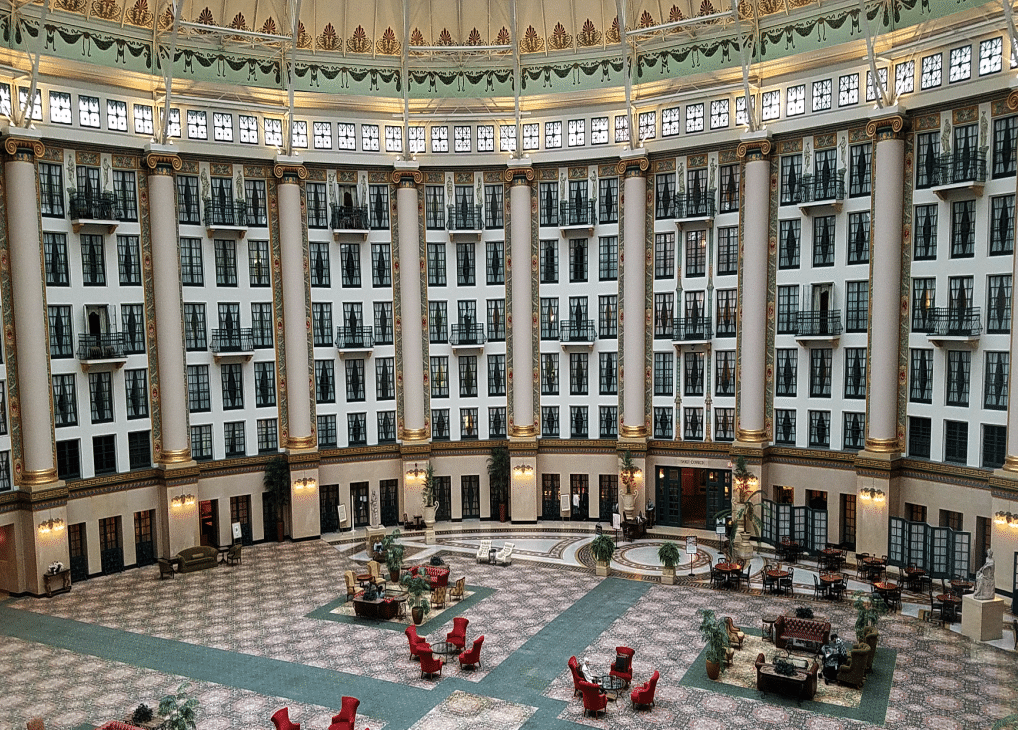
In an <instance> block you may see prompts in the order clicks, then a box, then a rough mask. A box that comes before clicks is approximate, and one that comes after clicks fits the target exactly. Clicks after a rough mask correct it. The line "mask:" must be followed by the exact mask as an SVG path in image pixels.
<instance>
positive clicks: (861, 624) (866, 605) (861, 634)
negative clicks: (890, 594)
mask: <svg viewBox="0 0 1018 730" xmlns="http://www.w3.org/2000/svg"><path fill="white" fill-rule="evenodd" d="M852 608H854V609H855V639H856V641H860V642H861V641H865V640H866V629H868V628H869V627H870V626H876V625H877V621H879V620H880V617H881V616H882V615H883V614H885V613H887V604H886V603H884V599H883V598H881V597H880V596H877V595H872V596H869V595H866V594H865V593H859V594H857V595H856V597H855V600H854V601H852Z"/></svg>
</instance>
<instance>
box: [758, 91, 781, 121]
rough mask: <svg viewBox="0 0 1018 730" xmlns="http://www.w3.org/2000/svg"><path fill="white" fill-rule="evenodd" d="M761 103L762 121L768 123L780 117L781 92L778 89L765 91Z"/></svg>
mask: <svg viewBox="0 0 1018 730" xmlns="http://www.w3.org/2000/svg"><path fill="white" fill-rule="evenodd" d="M761 102H762V103H763V114H762V116H761V119H763V121H765V122H769V121H771V120H772V119H777V118H778V117H780V116H781V91H779V90H778V89H775V90H774V91H765V92H764V93H763V96H762V98H761Z"/></svg>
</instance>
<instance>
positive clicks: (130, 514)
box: [61, 485, 161, 575]
mask: <svg viewBox="0 0 1018 730" xmlns="http://www.w3.org/2000/svg"><path fill="white" fill-rule="evenodd" d="M160 489H161V487H159V486H157V485H151V486H146V487H139V488H138V489H126V490H122V491H118V492H107V493H105V494H97V495H92V496H88V497H79V498H73V497H72V498H71V499H68V500H67V524H68V525H75V524H78V523H79V522H84V523H85V543H86V546H87V551H88V574H89V575H95V574H97V573H100V572H101V571H102V560H101V558H100V552H99V545H100V543H99V520H101V519H106V518H108V517H116V516H119V517H120V539H121V542H122V544H123V546H124V565H134V564H135V562H136V560H137V558H136V556H135V547H134V513H135V512H144V511H147V510H150V509H158V505H159V490H160ZM158 524H159V520H158V519H156V520H155V521H154V524H153V529H158ZM156 538H157V539H156V544H157V545H158V544H159V542H158V535H157V536H156ZM61 539H62V540H63V542H64V544H65V545H66V542H67V536H66V533H65V534H64V536H63V537H62V538H61ZM65 550H66V548H65ZM64 562H65V564H66V561H64Z"/></svg>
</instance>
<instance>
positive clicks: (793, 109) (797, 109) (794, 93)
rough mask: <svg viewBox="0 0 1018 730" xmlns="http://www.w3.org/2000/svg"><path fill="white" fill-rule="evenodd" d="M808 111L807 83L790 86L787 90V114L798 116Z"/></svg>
mask: <svg viewBox="0 0 1018 730" xmlns="http://www.w3.org/2000/svg"><path fill="white" fill-rule="evenodd" d="M805 113H806V84H799V85H798V86H789V87H788V89H786V90H785V115H786V116H789V117H797V116H799V115H800V114H805Z"/></svg>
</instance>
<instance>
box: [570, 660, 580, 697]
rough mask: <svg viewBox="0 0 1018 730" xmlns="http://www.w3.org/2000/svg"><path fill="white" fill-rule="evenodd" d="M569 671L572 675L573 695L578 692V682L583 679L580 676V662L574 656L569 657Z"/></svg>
mask: <svg viewBox="0 0 1018 730" xmlns="http://www.w3.org/2000/svg"><path fill="white" fill-rule="evenodd" d="M569 671H570V672H571V673H572V675H573V696H574V697H575V696H576V695H578V694H581V692H580V682H582V681H583V677H581V676H580V663H579V662H577V661H576V657H574V656H571V657H569Z"/></svg>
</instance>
